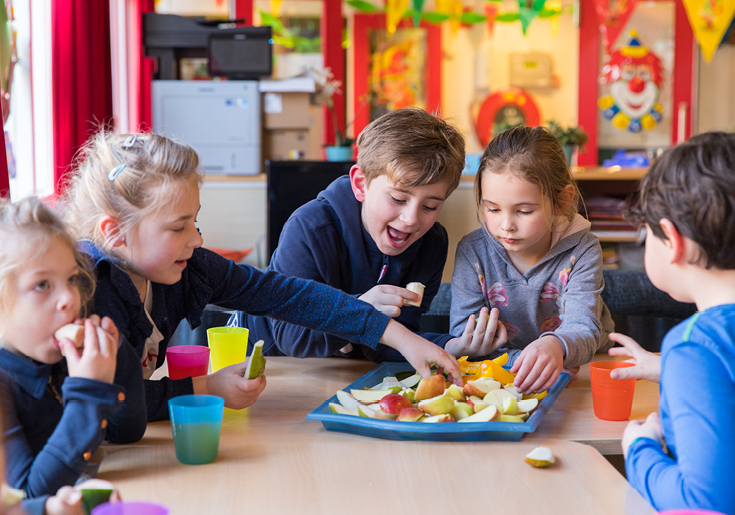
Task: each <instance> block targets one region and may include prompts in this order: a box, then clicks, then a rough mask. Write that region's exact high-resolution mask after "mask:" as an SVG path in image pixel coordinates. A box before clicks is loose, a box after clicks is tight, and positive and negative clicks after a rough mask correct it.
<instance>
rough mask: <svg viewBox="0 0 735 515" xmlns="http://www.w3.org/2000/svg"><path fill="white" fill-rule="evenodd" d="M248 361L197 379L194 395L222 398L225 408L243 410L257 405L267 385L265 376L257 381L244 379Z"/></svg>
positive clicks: (194, 380)
mask: <svg viewBox="0 0 735 515" xmlns="http://www.w3.org/2000/svg"><path fill="white" fill-rule="evenodd" d="M247 366H248V365H247V361H244V362H242V363H238V364H236V365H230V366H229V367H224V368H222V369H220V370H218V371H217V372H215V373H214V374H210V375H207V376H200V377H195V378H194V379H193V382H194V393H197V394H208V395H216V396H218V397H222V398H223V399H224V400H225V406H226V407H228V408H232V409H243V408H247V407H248V406H252V405H253V404H255V401H256V400H258V396H259V395H260V394H261V393H262V392H263V390H264V389H265V385H266V380H265V376H261V377H257V378H255V379H246V378H245V377H243V375H244V374H245V372H246V370H247Z"/></svg>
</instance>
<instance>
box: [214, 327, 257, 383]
mask: <svg viewBox="0 0 735 515" xmlns="http://www.w3.org/2000/svg"><path fill="white" fill-rule="evenodd" d="M248 334H249V331H248V329H247V328H245V327H210V328H209V329H207V342H208V343H209V357H210V358H211V360H212V373H214V372H217V371H218V370H219V369H220V368H224V367H229V366H230V365H235V364H237V363H242V362H243V361H245V360H246V359H247V357H248Z"/></svg>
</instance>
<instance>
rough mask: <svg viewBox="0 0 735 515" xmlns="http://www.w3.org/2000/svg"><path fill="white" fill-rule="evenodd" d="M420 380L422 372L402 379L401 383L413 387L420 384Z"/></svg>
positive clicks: (406, 386) (405, 386)
mask: <svg viewBox="0 0 735 515" xmlns="http://www.w3.org/2000/svg"><path fill="white" fill-rule="evenodd" d="M419 381H421V374H414V375H412V376H409V377H407V378H406V379H404V380H403V381H400V383H401V384H402V385H403V387H404V388H413V387H414V386H416V385H417V384H419Z"/></svg>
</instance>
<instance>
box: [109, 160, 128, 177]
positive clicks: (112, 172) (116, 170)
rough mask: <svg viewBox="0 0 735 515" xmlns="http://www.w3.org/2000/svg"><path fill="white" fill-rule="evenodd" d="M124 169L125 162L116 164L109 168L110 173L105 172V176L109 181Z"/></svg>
mask: <svg viewBox="0 0 735 515" xmlns="http://www.w3.org/2000/svg"><path fill="white" fill-rule="evenodd" d="M124 169H125V164H124V163H123V164H121V165H117V166H116V167H115V168H113V169H112V170H110V173H108V174H107V178H108V179H110V180H111V181H114V180H115V178H116V177H117V176H118V175H120V172H122V171H123V170H124Z"/></svg>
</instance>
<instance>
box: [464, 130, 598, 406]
mask: <svg viewBox="0 0 735 515" xmlns="http://www.w3.org/2000/svg"><path fill="white" fill-rule="evenodd" d="M475 200H476V202H477V207H478V210H479V213H480V219H481V221H482V227H481V228H479V229H477V230H475V231H473V232H471V233H470V234H468V235H467V236H465V237H464V238H463V239H462V240H461V241H460V242H459V245H458V247H457V255H456V257H455V261H454V275H453V276H452V308H451V314H450V323H451V332H452V334H454V335H455V336H459V335H461V334H462V333H463V331H467V330H468V327H470V326H472V325H473V322H474V318H475V317H477V319H478V325H480V323H482V322H481V320H484V319H487V318H489V319H490V320H491V321H494V320H498V322H497V323H495V324H493V323H488V324H487V330H488V331H493V330H494V331H495V335H491V337H493V338H494V341H495V342H496V351H495V352H494V354H493V355H497V354H501V353H503V352H508V354H509V357H510V360H509V363H512V368H511V372H513V373H517V376H516V379H515V382H514V384H515V386H517V387H518V389H519V390H520V391H523V392H535V391H543V390H546V389H548V388H549V387H551V385H552V384H554V382H555V381H556V380H557V378H558V377H559V374H560V373H561V372H562V369H564V368H565V367H566V368H567V369H571V370H572V372H574V371H575V367H579V365H582V364H585V363H588V362H589V361H591V360H592V357H593V355H594V354H595V353H596V352H600V351H605V350H607V349H608V348H609V347H610V346H611V345H612V342H608V338H607V335H608V333H609V332H611V331H612V330H613V322H612V318H611V317H610V311H609V310H608V309H607V306H605V304H604V303H603V302H602V298H601V297H600V293H601V292H602V289H603V286H604V282H603V278H602V250H601V248H600V243H599V241H598V240H597V237H596V236H594V235H593V234H592V233H591V232H590V223H589V222H588V221H587V220H586V219H584V218H583V217H582V216H581V215H579V214H578V212H577V208H578V204H579V190H578V189H577V187H576V184H575V182H574V179H573V178H572V175H571V172H570V171H569V166H568V165H567V162H566V158H565V156H564V151H563V150H562V148H561V145H560V144H559V142H558V141H557V140H556V138H555V137H554V136H552V135H551V134H550V133H549V132H548V131H546V130H545V129H544V128H542V127H536V128H530V127H516V128H514V129H510V130H508V131H505V132H503V133H501V134H499V135H498V136H496V137H495V138H494V139H493V140H492V141H491V142H490V144H489V145H488V146H487V148H486V149H485V152H484V154H483V156H482V161H481V163H480V168H479V170H478V172H477V177H476V179H475ZM470 319H471V320H470ZM486 337H487V335H486ZM572 375H573V377H574V375H575V374H574V373H572Z"/></svg>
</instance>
